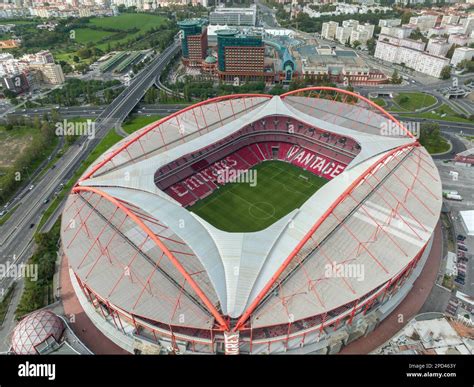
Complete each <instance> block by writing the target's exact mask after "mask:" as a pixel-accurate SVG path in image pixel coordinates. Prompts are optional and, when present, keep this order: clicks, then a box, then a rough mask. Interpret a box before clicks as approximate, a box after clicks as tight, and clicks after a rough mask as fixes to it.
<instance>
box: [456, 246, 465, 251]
mask: <svg viewBox="0 0 474 387" xmlns="http://www.w3.org/2000/svg"><path fill="white" fill-rule="evenodd" d="M458 249H459V250H462V251H467V247H465V246H459V245H458Z"/></svg>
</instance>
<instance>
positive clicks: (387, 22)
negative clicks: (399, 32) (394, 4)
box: [379, 19, 402, 27]
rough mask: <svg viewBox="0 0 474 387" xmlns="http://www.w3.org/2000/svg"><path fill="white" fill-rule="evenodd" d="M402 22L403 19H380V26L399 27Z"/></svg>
mask: <svg viewBox="0 0 474 387" xmlns="http://www.w3.org/2000/svg"><path fill="white" fill-rule="evenodd" d="M400 24H402V19H380V20H379V27H398V26H399V25H400Z"/></svg>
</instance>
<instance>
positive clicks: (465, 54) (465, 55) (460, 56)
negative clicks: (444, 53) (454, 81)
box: [451, 47, 474, 66]
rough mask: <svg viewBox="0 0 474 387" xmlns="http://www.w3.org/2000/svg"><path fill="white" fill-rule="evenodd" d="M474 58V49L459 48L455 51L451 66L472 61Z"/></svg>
mask: <svg viewBox="0 0 474 387" xmlns="http://www.w3.org/2000/svg"><path fill="white" fill-rule="evenodd" d="M473 57H474V48H469V47H458V48H456V49H455V50H454V53H453V57H452V59H451V64H452V65H453V66H457V65H458V64H460V63H461V62H462V61H463V60H471V59H472V58H473Z"/></svg>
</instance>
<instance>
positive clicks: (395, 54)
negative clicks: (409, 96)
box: [374, 37, 449, 78]
mask: <svg viewBox="0 0 474 387" xmlns="http://www.w3.org/2000/svg"><path fill="white" fill-rule="evenodd" d="M406 40H409V39H400V40H399V41H398V42H397V41H396V38H393V37H391V39H388V38H385V39H380V37H379V40H378V41H377V46H376V48H375V54H374V56H375V57H376V58H379V59H382V60H385V61H387V62H390V63H397V64H404V65H405V66H407V67H409V68H412V69H414V70H416V71H419V72H421V73H423V74H427V75H430V76H432V77H436V78H439V77H440V76H441V71H442V69H443V68H444V67H445V66H448V65H449V59H447V58H444V57H441V56H436V55H432V54H429V53H427V52H424V51H423V49H424V43H423V46H422V45H420V44H418V45H417V44H416V43H415V42H416V41H411V42H410V41H408V42H406ZM415 47H417V48H415ZM421 47H423V49H420V48H421Z"/></svg>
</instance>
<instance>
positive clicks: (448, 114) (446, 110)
mask: <svg viewBox="0 0 474 387" xmlns="http://www.w3.org/2000/svg"><path fill="white" fill-rule="evenodd" d="M403 117H412V118H427V119H432V120H440V121H451V122H466V123H472V120H469V119H468V118H463V117H460V116H459V115H457V114H456V112H455V111H454V110H453V109H452V108H451V107H450V106H448V105H446V104H442V105H441V106H440V107H438V108H437V109H434V110H432V111H430V112H426V113H418V114H404V115H403Z"/></svg>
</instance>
